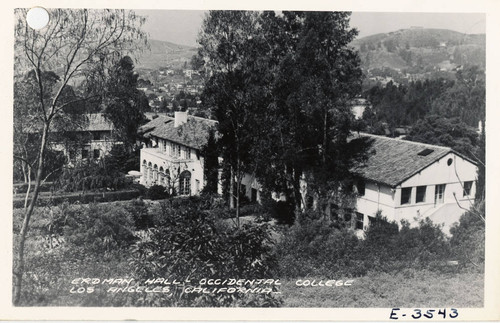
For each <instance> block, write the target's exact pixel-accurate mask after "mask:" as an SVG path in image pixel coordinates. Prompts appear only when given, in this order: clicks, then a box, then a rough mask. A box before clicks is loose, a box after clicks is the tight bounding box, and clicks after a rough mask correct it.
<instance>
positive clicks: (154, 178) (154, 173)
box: [153, 165, 158, 183]
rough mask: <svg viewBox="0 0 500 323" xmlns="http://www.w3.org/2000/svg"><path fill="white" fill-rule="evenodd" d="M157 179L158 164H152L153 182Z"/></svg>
mask: <svg viewBox="0 0 500 323" xmlns="http://www.w3.org/2000/svg"><path fill="white" fill-rule="evenodd" d="M157 181H158V165H154V167H153V183H156V182H157Z"/></svg>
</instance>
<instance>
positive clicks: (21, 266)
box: [14, 121, 50, 305]
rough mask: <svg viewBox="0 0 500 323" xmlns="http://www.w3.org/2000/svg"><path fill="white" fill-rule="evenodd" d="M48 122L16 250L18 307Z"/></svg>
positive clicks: (15, 296) (16, 301) (15, 288)
mask: <svg viewBox="0 0 500 323" xmlns="http://www.w3.org/2000/svg"><path fill="white" fill-rule="evenodd" d="M49 122H50V121H49ZM49 122H46V123H45V125H44V127H43V133H42V140H41V145H40V154H39V157H38V165H37V172H36V177H35V189H34V191H33V196H32V197H31V202H30V205H29V207H28V209H27V210H26V213H25V215H24V219H23V225H22V227H21V231H20V233H19V250H18V253H19V254H18V261H17V266H16V267H15V268H14V278H15V282H14V305H18V304H19V301H20V298H21V288H22V282H23V274H24V244H25V241H26V235H27V233H28V230H29V222H30V219H31V215H32V214H33V210H34V207H35V204H36V202H37V199H38V193H39V189H40V183H41V179H42V173H43V159H44V155H45V145H46V141H47V133H48V130H49ZM28 193H29V192H28Z"/></svg>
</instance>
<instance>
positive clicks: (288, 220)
mask: <svg viewBox="0 0 500 323" xmlns="http://www.w3.org/2000/svg"><path fill="white" fill-rule="evenodd" d="M262 205H263V207H264V209H265V210H266V212H267V213H269V215H270V216H271V217H272V218H274V219H276V221H277V223H278V224H293V222H294V221H295V204H294V203H293V201H275V200H273V199H263V201H262Z"/></svg>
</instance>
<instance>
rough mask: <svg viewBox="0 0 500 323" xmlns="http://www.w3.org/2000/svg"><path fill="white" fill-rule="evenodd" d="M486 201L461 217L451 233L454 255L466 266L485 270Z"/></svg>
mask: <svg viewBox="0 0 500 323" xmlns="http://www.w3.org/2000/svg"><path fill="white" fill-rule="evenodd" d="M484 207H485V206H484V202H479V203H477V205H475V206H474V207H473V208H472V209H471V211H469V212H466V213H464V214H463V215H462V216H461V217H460V221H459V223H458V224H455V225H454V226H453V227H452V228H451V229H450V233H451V234H452V238H451V240H450V246H451V251H452V255H453V256H454V257H456V259H457V260H459V262H460V264H461V265H462V266H464V267H466V268H475V269H480V270H484V250H485V235H484V233H485V231H484V230H485V221H483V220H482V219H481V217H482V218H483V219H484V218H485V208H484Z"/></svg>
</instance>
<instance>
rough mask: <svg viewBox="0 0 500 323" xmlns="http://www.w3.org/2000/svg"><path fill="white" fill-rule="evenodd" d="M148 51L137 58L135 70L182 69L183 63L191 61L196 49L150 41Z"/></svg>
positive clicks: (165, 42)
mask: <svg viewBox="0 0 500 323" xmlns="http://www.w3.org/2000/svg"><path fill="white" fill-rule="evenodd" d="M149 47H150V48H149V50H147V49H146V50H145V51H144V52H143V53H142V54H141V55H139V56H138V57H137V60H138V62H137V64H136V68H138V69H152V70H156V69H159V68H161V67H170V68H174V69H175V68H182V67H183V65H184V63H185V62H187V63H188V64H189V62H190V61H191V57H192V56H193V55H194V54H196V48H195V47H190V46H185V45H178V44H174V43H171V42H167V41H160V40H154V39H152V40H150V41H149Z"/></svg>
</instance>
